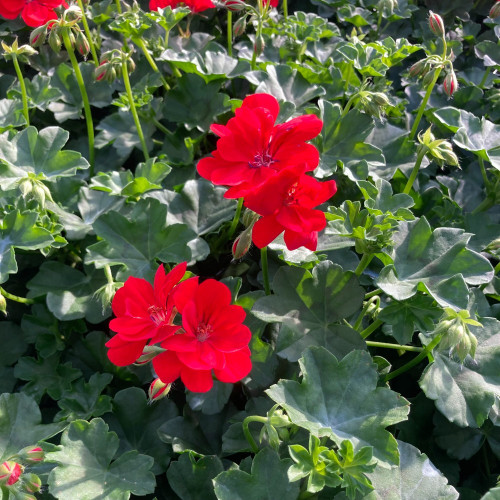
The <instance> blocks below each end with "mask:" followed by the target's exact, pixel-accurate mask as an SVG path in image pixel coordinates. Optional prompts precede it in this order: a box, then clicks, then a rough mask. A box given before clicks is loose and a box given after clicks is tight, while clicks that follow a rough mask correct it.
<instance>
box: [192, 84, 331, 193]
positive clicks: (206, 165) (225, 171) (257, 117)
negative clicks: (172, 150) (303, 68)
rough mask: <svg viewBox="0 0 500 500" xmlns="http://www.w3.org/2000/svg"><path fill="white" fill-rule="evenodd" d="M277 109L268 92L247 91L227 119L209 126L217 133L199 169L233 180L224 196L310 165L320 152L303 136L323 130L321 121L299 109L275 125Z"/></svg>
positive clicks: (220, 181) (247, 190)
mask: <svg viewBox="0 0 500 500" xmlns="http://www.w3.org/2000/svg"><path fill="white" fill-rule="evenodd" d="M278 114H279V104H278V101H277V100H276V99H275V98H274V97H273V96H272V95H269V94H253V95H250V96H248V97H246V98H245V99H244V100H243V104H242V105H241V107H240V108H238V109H237V110H236V112H235V116H234V118H231V119H230V120H229V122H228V123H227V125H216V124H214V125H212V126H211V127H210V129H211V130H212V132H214V133H215V134H217V135H218V136H219V137H220V139H219V140H218V141H217V149H216V150H215V151H213V152H212V156H210V157H208V158H203V159H201V160H200V161H199V162H198V166H197V168H198V173H199V174H200V175H201V176H202V177H204V178H205V179H208V180H210V181H211V182H213V183H214V184H217V185H226V186H232V187H230V188H229V189H228V191H227V192H226V194H225V195H224V196H225V197H226V198H240V197H242V196H246V195H247V194H249V193H251V192H252V191H254V190H255V188H257V187H259V186H261V185H262V184H263V183H264V182H265V181H266V180H267V179H269V178H271V177H273V176H274V175H276V173H277V172H279V171H281V170H283V169H285V168H287V167H290V166H292V165H297V164H299V163H300V164H304V165H305V166H306V170H308V171H309V170H314V169H315V168H316V167H317V166H318V162H319V153H318V150H317V149H316V148H315V147H314V146H313V145H312V144H307V143H306V141H309V140H310V139H312V138H314V137H316V136H317V135H318V134H319V133H320V132H321V129H322V127H323V122H322V121H321V120H320V119H319V118H317V117H316V116H314V115H302V116H299V117H297V118H294V119H292V120H290V121H288V122H286V123H281V124H279V125H275V122H276V118H277V117H278Z"/></svg>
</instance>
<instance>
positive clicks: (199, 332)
mask: <svg viewBox="0 0 500 500" xmlns="http://www.w3.org/2000/svg"><path fill="white" fill-rule="evenodd" d="M212 332H213V328H212V327H211V325H207V324H206V323H200V324H199V325H198V328H197V329H196V332H195V334H196V338H197V339H198V340H199V341H200V342H205V340H207V339H208V337H210V334H211V333H212Z"/></svg>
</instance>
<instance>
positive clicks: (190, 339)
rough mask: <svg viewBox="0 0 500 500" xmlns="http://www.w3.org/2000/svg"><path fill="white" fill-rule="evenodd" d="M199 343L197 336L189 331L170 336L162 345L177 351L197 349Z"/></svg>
mask: <svg viewBox="0 0 500 500" xmlns="http://www.w3.org/2000/svg"><path fill="white" fill-rule="evenodd" d="M197 344H198V340H197V338H196V337H195V336H194V335H192V334H189V333H180V334H178V335H173V336H172V337H169V338H168V339H167V340H165V341H164V342H163V343H162V345H161V346H162V347H164V348H165V349H169V350H170V351H176V352H189V351H195V350H196V346H197Z"/></svg>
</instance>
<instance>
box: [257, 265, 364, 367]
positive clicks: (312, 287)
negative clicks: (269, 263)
mask: <svg viewBox="0 0 500 500" xmlns="http://www.w3.org/2000/svg"><path fill="white" fill-rule="evenodd" d="M273 290H274V293H275V294H274V295H270V296H268V297H262V298H260V299H259V300H257V302H256V303H255V304H254V306H253V308H252V314H253V315H255V316H257V318H259V319H261V320H263V321H266V322H268V323H271V322H281V323H283V326H284V327H286V337H283V335H284V334H283V333H281V334H280V340H279V341H278V349H279V351H283V352H281V354H282V355H284V356H286V357H287V358H288V359H290V360H293V361H295V360H297V359H298V358H299V357H300V356H301V354H302V351H303V350H304V349H305V348H306V347H308V346H311V345H320V346H324V347H327V348H328V349H330V350H331V351H332V352H333V353H335V354H336V355H337V356H339V357H343V356H344V355H345V354H347V353H348V352H350V351H352V350H353V349H364V348H365V343H364V342H363V340H362V339H361V337H360V336H359V333H357V332H356V331H355V330H353V329H352V328H350V327H348V326H346V325H344V324H341V323H340V322H341V321H342V319H343V318H348V317H349V316H352V315H353V314H355V313H356V312H357V311H358V310H360V309H361V304H362V302H363V298H364V291H363V289H362V288H361V287H360V286H359V284H358V279H357V278H356V276H355V275H354V274H353V273H351V272H343V270H342V268H341V267H340V266H338V265H336V264H333V263H332V262H330V261H324V262H321V263H319V264H318V265H317V266H316V267H315V268H314V269H313V272H312V274H311V273H310V272H309V271H307V270H305V269H301V268H294V267H280V268H279V270H278V272H277V273H276V275H275V277H274V280H273ZM332 304H334V307H332Z"/></svg>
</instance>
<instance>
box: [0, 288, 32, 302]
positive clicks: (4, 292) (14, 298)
mask: <svg viewBox="0 0 500 500" xmlns="http://www.w3.org/2000/svg"><path fill="white" fill-rule="evenodd" d="M0 295H3V296H4V297H5V298H6V299H9V300H12V301H14V302H18V303H19V304H26V305H31V304H34V303H35V301H34V300H33V299H27V298H25V297H19V296H18V295H14V294H13V293H9V292H8V291H7V290H4V289H3V288H2V287H1V286H0Z"/></svg>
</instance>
